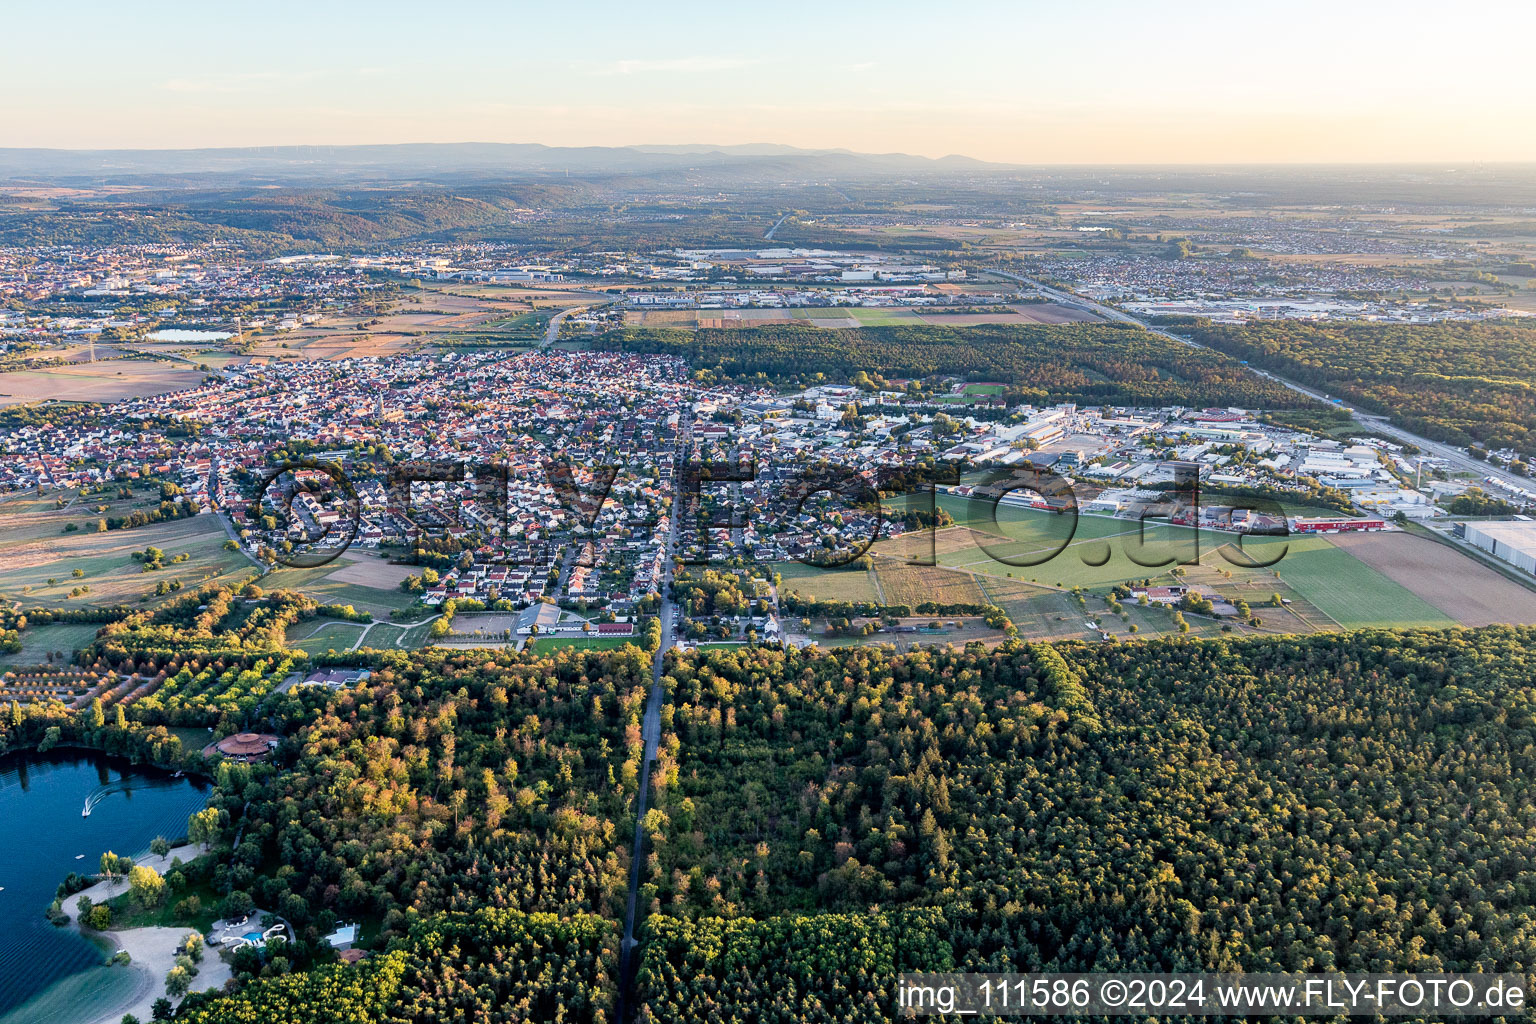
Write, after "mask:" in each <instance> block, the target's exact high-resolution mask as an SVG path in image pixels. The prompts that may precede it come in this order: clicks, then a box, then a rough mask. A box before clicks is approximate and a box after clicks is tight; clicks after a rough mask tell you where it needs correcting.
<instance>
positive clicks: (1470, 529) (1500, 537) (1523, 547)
mask: <svg viewBox="0 0 1536 1024" xmlns="http://www.w3.org/2000/svg"><path fill="white" fill-rule="evenodd" d="M1465 536H1466V538H1467V542H1468V543H1470V544H1471V545H1473V546H1474V547H1478V548H1481V549H1482V550H1484V551H1486V552H1488V553H1489V554H1490V555H1492V556H1494V557H1495V558H1499V559H1502V560H1504V561H1506V562H1508V563H1509V564H1510V565H1512V566H1514V567H1515V568H1517V569H1522V570H1524V571H1525V572H1528V573H1532V574H1536V521H1531V520H1520V519H1516V520H1513V521H1511V522H1500V523H1467V524H1466V527H1465Z"/></svg>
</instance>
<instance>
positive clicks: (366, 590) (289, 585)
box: [261, 555, 415, 618]
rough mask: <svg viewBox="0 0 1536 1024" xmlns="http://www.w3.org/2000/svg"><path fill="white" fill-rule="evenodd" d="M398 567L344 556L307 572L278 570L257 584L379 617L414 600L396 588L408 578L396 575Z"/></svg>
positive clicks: (371, 558)
mask: <svg viewBox="0 0 1536 1024" xmlns="http://www.w3.org/2000/svg"><path fill="white" fill-rule="evenodd" d="M400 568H402V567H401V566H392V565H390V564H389V563H387V562H384V561H383V560H381V559H379V558H378V557H377V556H375V555H360V556H358V557H356V558H354V557H353V556H351V555H344V556H342V557H341V558H338V559H336V560H335V561H334V562H327V563H326V564H325V565H321V566H316V567H314V568H309V569H301V568H292V567H287V566H281V567H278V568H276V569H273V570H272V571H271V572H270V573H268V574H267V575H266V577H264V578H263V579H262V581H261V585H262V587H263V588H264V589H267V590H278V589H282V590H295V591H298V592H299V593H301V594H308V595H309V596H310V597H313V598H314V599H315V600H316V601H319V602H320V603H321V604H350V605H352V606H353V607H354V608H356V609H357V610H358V611H365V612H370V613H372V614H373V615H374V616H375V617H376V618H380V617H384V616H387V615H388V614H389V613H390V612H391V611H393V610H395V609H397V608H404V607H406V606H407V605H409V604H411V603H412V602H413V601H414V600H415V598H414V597H413V596H412V595H410V594H407V593H405V592H404V591H403V590H401V589H400V586H399V582H400V580H401V579H404V578H405V576H406V575H409V572H407V573H404V574H402V573H399V572H398V570H399V569H400ZM396 577H398V578H396Z"/></svg>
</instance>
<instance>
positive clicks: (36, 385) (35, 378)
mask: <svg viewBox="0 0 1536 1024" xmlns="http://www.w3.org/2000/svg"><path fill="white" fill-rule="evenodd" d="M206 376H207V374H206V373H204V372H203V371H201V370H196V369H188V368H187V367H186V366H185V365H180V364H177V365H172V364H170V363H162V362H159V361H155V360H148V359H109V360H104V361H99V362H94V363H73V364H71V365H68V366H56V367H51V368H49V369H46V370H18V371H16V372H14V373H0V406H8V405H26V404H29V403H32V402H43V401H55V402H116V401H120V400H122V399H125V398H147V397H149V396H151V395H163V394H165V393H166V392H168V391H180V390H182V389H183V388H191V387H196V386H197V385H198V384H199V383H201V382H202V380H203V378H204V377H206Z"/></svg>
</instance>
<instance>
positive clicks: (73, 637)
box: [0, 622, 101, 668]
mask: <svg viewBox="0 0 1536 1024" xmlns="http://www.w3.org/2000/svg"><path fill="white" fill-rule="evenodd" d="M99 629H101V625H100V624H99V623H94V622H88V623H72V622H60V623H52V624H50V625H47V626H32V627H30V628H28V629H24V630H22V632H21V650H19V651H17V652H16V653H15V654H7V655H4V656H3V657H0V667H5V668H14V667H16V666H17V665H42V664H46V663H47V661H48V653H49V652H50V651H54V652H63V655H64V658H63V660H64V661H65V662H69V661H71V660H73V658H74V655H75V652H76V651H78V650H79V649H80V648H82V647H84V646H85V645H87V644H89V643H90V642H91V641H92V640H94V639H96V631H97V630H99ZM58 660H59V659H58V658H57V657H55V658H54V661H55V662H57V661H58Z"/></svg>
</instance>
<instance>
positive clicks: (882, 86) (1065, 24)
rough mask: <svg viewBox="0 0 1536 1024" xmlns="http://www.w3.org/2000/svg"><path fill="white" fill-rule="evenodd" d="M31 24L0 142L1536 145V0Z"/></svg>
mask: <svg viewBox="0 0 1536 1024" xmlns="http://www.w3.org/2000/svg"><path fill="white" fill-rule="evenodd" d="M1465 10H1466V11H1467V13H1465V14H1461V13H1458V12H1457V8H1456V6H1455V5H1450V4H1445V3H1436V4H1429V3H1418V2H1404V3H1377V2H1374V0H1372V2H1355V3H1350V2H1333V3H1318V2H1313V0H1300V2H1295V3H1290V4H1286V5H1284V6H1283V7H1280V6H1279V5H1264V7H1263V8H1261V7H1260V6H1258V5H1250V4H1239V3H1231V2H1230V0H1227V2H1222V3H1206V2H1197V3H1179V4H1176V5H1175V4H1165V5H1162V6H1161V7H1160V8H1155V7H1154V6H1153V5H1150V4H1146V3H1131V2H1121V0H1107V2H1100V3H1096V4H1080V5H1064V4H1059V3H1058V4H1050V5H1043V4H1035V3H992V2H986V0H978V2H973V3H970V4H966V5H963V6H956V5H942V4H935V3H924V4H914V3H905V2H899V0H898V2H890V3H881V4H863V3H842V4H834V3H825V2H821V3H802V2H797V0H786V2H781V3H776V4H772V5H748V6H746V7H744V8H738V7H735V6H734V5H733V6H727V5H723V4H719V3H711V4H705V3H693V2H687V3H669V4H667V5H665V7H659V6H657V5H647V4H633V3H629V4H614V3H576V4H566V5H558V6H550V5H539V6H523V5H516V4H507V3H495V4H492V3H480V2H474V0H464V2H460V3H458V4H455V5H453V6H451V7H447V8H440V9H438V10H435V11H434V10H433V8H432V6H431V5H427V4H421V3H412V4H406V3H399V2H394V0H381V2H374V3H369V4H367V5H356V6H354V5H345V9H344V6H343V5H339V4H318V3H313V2H312V3H290V2H286V0H280V2H271V3H263V4H260V5H243V6H241V7H238V8H236V7H233V6H228V7H226V6H223V5H209V4H199V5H192V4H189V3H180V2H177V3H164V2H154V0H147V2H143V3H140V4H134V5H129V4H122V3H114V4H110V5H109V4H105V3H98V2H95V0H85V2H83V3H78V4H74V5H71V6H69V7H68V8H57V7H55V8H49V7H45V6H44V5H40V4H27V5H21V6H18V7H17V8H14V9H12V10H11V11H10V12H9V13H8V16H7V19H6V25H7V36H8V38H9V42H10V43H11V45H10V46H9V47H7V51H8V52H7V54H6V59H5V61H4V63H3V64H0V146H6V147H11V146H28V147H31V146H39V147H59V148H140V147H142V148H181V147H200V146H256V145H291V144H353V143H389V142H542V143H545V144H548V145H628V144H637V143H691V142H705V143H714V144H733V143H747V142H778V143H787V144H790V145H798V146H808V147H845V148H848V149H854V150H860V151H866V152H893V151H900V152H907V153H917V154H921V155H925V156H942V155H944V154H947V153H964V154H967V155H970V156H975V157H980V158H982V159H989V160H1003V161H1013V162H1020V163H1054V162H1125V163H1142V162H1210V161H1221V162H1228V161H1230V162H1245V161H1259V162H1271V161H1302V162H1319V161H1321V162H1331V161H1355V160H1366V161H1369V160H1383V161H1414V160H1437V161H1438V160H1536V131H1533V130H1532V129H1533V126H1536V76H1533V75H1531V74H1530V72H1529V64H1530V55H1529V51H1530V48H1531V46H1532V43H1533V41H1536V3H1531V2H1529V0H1526V2H1523V3H1508V2H1506V3H1495V4H1484V5H1479V6H1477V7H1472V8H1467V9H1465Z"/></svg>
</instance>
